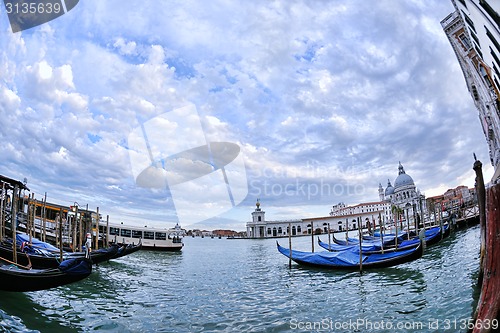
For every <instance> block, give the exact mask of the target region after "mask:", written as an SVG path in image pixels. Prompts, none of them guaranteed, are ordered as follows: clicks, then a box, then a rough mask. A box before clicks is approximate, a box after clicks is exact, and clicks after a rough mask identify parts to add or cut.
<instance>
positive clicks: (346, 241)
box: [345, 217, 349, 245]
mask: <svg viewBox="0 0 500 333" xmlns="http://www.w3.org/2000/svg"><path fill="white" fill-rule="evenodd" d="M345 243H346V244H347V245H349V219H348V218H347V217H346V219H345Z"/></svg>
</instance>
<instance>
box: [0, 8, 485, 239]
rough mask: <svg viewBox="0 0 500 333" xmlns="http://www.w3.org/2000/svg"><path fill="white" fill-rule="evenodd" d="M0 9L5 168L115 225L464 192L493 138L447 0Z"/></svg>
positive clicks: (194, 224) (214, 223)
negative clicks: (400, 178) (447, 25)
mask: <svg viewBox="0 0 500 333" xmlns="http://www.w3.org/2000/svg"><path fill="white" fill-rule="evenodd" d="M4 9H5V8H4V7H1V9H0V122H1V126H0V140H1V142H2V144H1V145H0V156H1V158H0V174H2V175H4V176H7V177H10V178H14V179H18V180H22V179H24V178H25V177H26V178H27V179H28V187H29V188H30V190H31V192H32V193H35V197H36V198H37V199H41V198H42V197H43V195H44V193H45V192H47V200H48V201H49V202H55V203H59V204H63V205H68V206H69V205H73V204H74V203H75V202H77V203H78V204H79V205H80V206H86V205H87V204H88V205H89V208H90V209H95V208H96V207H99V209H100V212H101V214H103V215H104V216H105V215H109V216H110V221H112V222H124V223H125V224H133V225H155V226H165V227H173V226H174V225H175V223H177V222H179V223H180V225H181V226H182V227H183V228H186V229H193V228H200V229H209V230H212V229H218V228H222V229H233V230H238V231H242V230H245V223H246V222H247V221H249V220H250V219H251V215H250V214H251V212H252V211H253V210H254V208H255V203H256V200H257V199H259V200H260V202H261V208H262V209H263V210H265V211H266V218H267V219H270V220H281V219H297V218H306V217H317V216H327V215H328V213H329V212H330V209H331V206H332V205H334V204H336V203H339V202H344V203H346V204H347V205H354V204H358V203H361V202H372V201H377V200H378V186H379V183H381V184H382V185H383V186H384V187H386V186H387V181H388V180H390V181H391V183H393V184H394V180H395V178H396V177H397V175H398V164H399V162H401V163H402V165H403V166H404V168H405V171H406V173H407V174H409V175H410V176H411V177H412V178H413V180H414V182H415V184H416V186H417V188H418V189H420V191H421V192H422V193H424V194H425V195H426V196H433V195H438V194H442V193H444V192H445V191H446V190H447V189H449V188H454V187H456V186H458V185H466V186H469V187H473V186H474V172H473V170H472V164H473V162H474V159H473V153H475V154H476V155H477V157H478V159H480V160H481V161H482V162H483V165H484V172H485V179H488V175H491V174H492V171H491V166H490V163H489V156H488V151H487V144H486V141H485V138H484V135H483V132H482V129H481V125H480V122H479V119H478V115H477V111H476V110H475V108H474V105H473V103H472V99H471V97H470V95H469V93H468V91H467V88H466V85H465V80H464V78H463V75H462V72H461V70H460V68H459V65H458V61H457V59H456V57H455V55H454V53H453V51H452V48H451V46H450V45H449V43H448V41H447V39H446V36H445V34H444V32H443V30H442V28H441V25H440V21H441V20H442V19H444V18H445V17H446V16H447V15H448V14H449V13H451V12H452V11H453V6H452V4H451V1H442V0H432V1H425V2H422V1H411V0H401V1H393V0H387V1H384V0H381V1H365V0H354V1H337V0H331V1H306V0H303V1H299V0H297V1H259V0H258V1H226V0H214V1H209V2H207V1H196V0H190V1H189V0H188V1H161V2H158V1H144V0H141V1H136V0H131V1H127V2H126V3H124V2H123V1H117V0H107V1H98V0H85V1H80V2H79V3H78V4H77V5H76V6H75V7H74V8H73V9H72V10H71V11H69V12H67V13H66V14H65V15H63V16H60V17H58V18H57V19H55V20H53V21H50V22H48V23H45V24H42V25H39V26H37V27H34V28H31V29H28V30H24V31H21V32H17V33H13V32H12V30H11V28H10V26H9V20H8V17H7V13H6V11H5V10H4Z"/></svg>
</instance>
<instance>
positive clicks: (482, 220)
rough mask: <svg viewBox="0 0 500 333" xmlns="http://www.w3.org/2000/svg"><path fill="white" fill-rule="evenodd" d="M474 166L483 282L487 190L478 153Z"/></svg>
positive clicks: (480, 265)
mask: <svg viewBox="0 0 500 333" xmlns="http://www.w3.org/2000/svg"><path fill="white" fill-rule="evenodd" d="M472 168H473V169H474V171H475V173H476V183H475V187H476V193H477V205H478V207H479V224H480V226H481V233H480V237H479V238H480V239H481V245H480V255H479V258H480V259H479V261H480V263H479V277H480V278H479V281H481V283H482V281H483V279H482V277H483V274H484V267H483V261H484V257H485V254H486V190H485V188H484V178H483V169H482V168H483V164H482V163H481V161H479V160H478V159H477V158H476V154H474V165H473V167H472ZM492 255H493V254H492Z"/></svg>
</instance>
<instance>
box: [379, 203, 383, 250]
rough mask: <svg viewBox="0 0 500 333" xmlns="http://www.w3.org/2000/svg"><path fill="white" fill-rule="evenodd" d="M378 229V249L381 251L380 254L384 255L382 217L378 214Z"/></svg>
mask: <svg viewBox="0 0 500 333" xmlns="http://www.w3.org/2000/svg"><path fill="white" fill-rule="evenodd" d="M378 227H379V229H380V248H381V249H382V253H384V236H383V234H382V217H381V215H380V213H378Z"/></svg>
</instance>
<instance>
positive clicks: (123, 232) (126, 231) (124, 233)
mask: <svg viewBox="0 0 500 333" xmlns="http://www.w3.org/2000/svg"><path fill="white" fill-rule="evenodd" d="M131 234H132V231H130V230H129V229H122V230H121V232H120V236H122V237H130V235H131Z"/></svg>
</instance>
